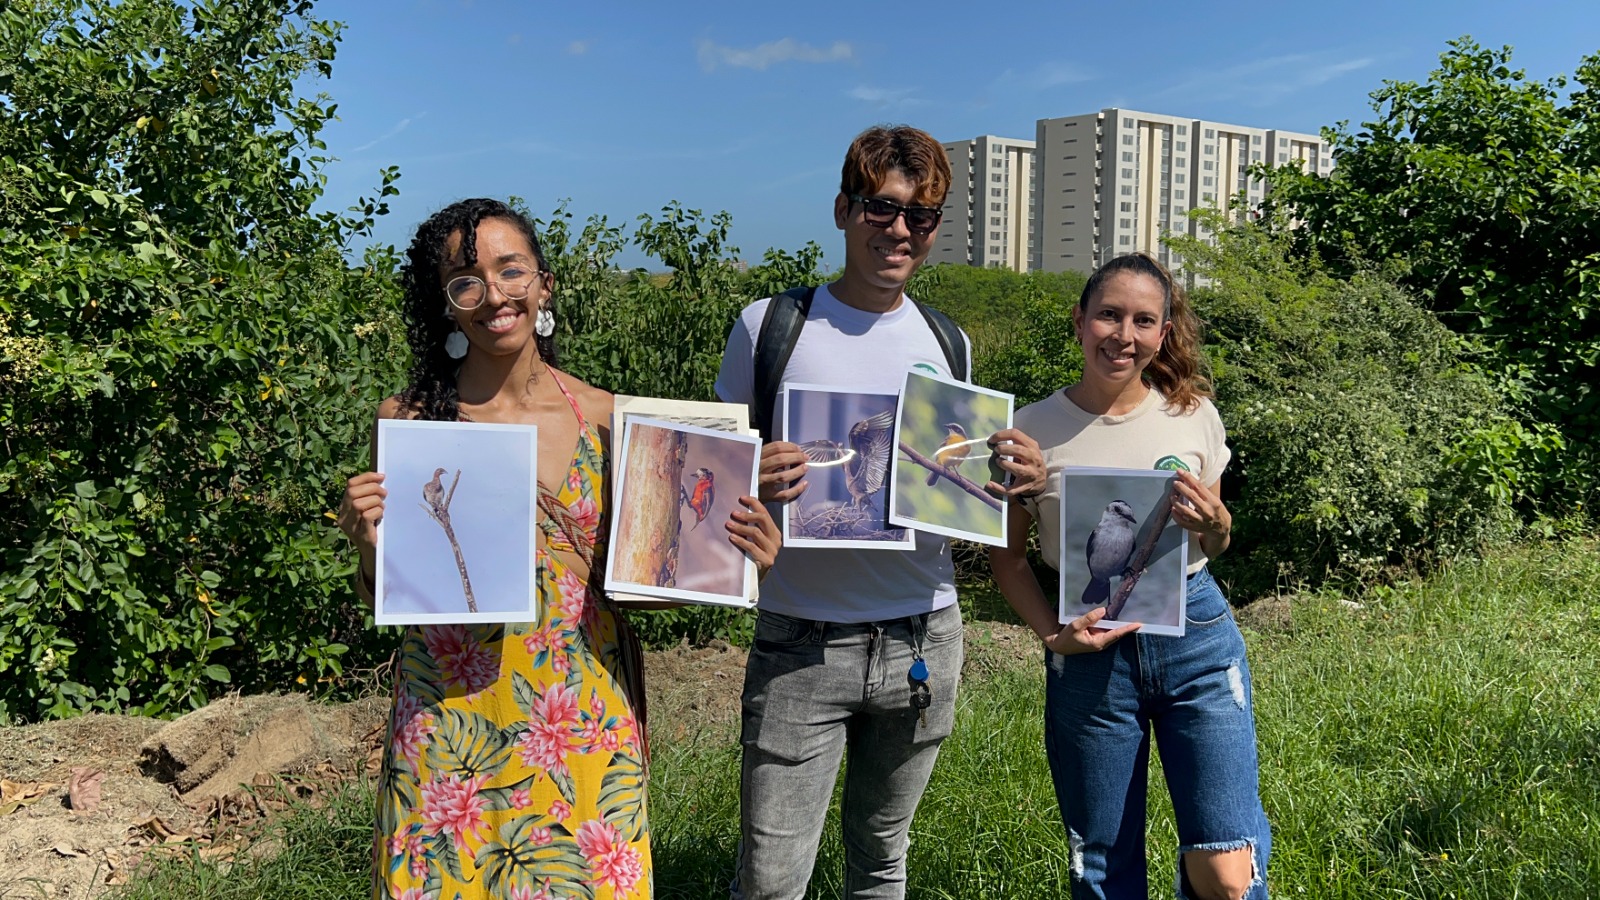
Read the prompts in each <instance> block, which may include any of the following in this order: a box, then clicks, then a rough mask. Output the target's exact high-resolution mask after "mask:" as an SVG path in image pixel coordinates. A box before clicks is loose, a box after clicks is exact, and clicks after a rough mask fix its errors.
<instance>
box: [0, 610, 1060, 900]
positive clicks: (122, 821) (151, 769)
mask: <svg viewBox="0 0 1600 900" xmlns="http://www.w3.org/2000/svg"><path fill="white" fill-rule="evenodd" d="M1039 654H1040V651H1039V643H1038V641H1036V640H1034V639H1033V638H1032V636H1031V635H1029V634H1028V633H1027V630H1026V629H1024V628H1020V627H1017V626H1014V625H1009V624H1002V623H995V622H969V623H968V631H967V662H966V666H965V672H964V677H967V678H980V679H981V678H984V677H988V676H990V675H993V674H995V673H997V672H998V671H1001V670H1004V669H1014V668H1017V667H1021V666H1026V665H1030V664H1036V663H1037V662H1038V661H1039ZM745 659H746V653H745V651H744V650H742V649H740V648H738V647H733V646H730V645H728V644H727V643H724V642H722V641H712V642H711V643H710V644H709V645H707V646H704V647H690V646H688V645H687V644H683V645H680V646H677V647H673V648H670V649H667V650H663V651H658V652H651V653H646V654H645V683H646V685H647V687H648V689H649V717H650V718H649V723H650V735H651V740H652V741H659V742H661V744H662V745H670V744H672V743H674V742H677V741H684V740H688V741H696V742H698V741H700V740H701V739H702V738H704V739H705V740H706V741H708V742H710V743H713V744H716V743H723V742H725V743H726V745H727V746H729V747H733V746H736V742H737V741H738V735H739V694H740V691H741V690H742V689H743V686H744V666H745ZM388 705H389V701H388V699H387V698H383V697H373V698H369V699H366V700H361V701H357V702H355V703H348V704H339V705H326V704H317V703H313V702H311V701H309V700H307V699H306V698H305V697H303V696H300V695H287V696H281V695H280V696H255V697H227V698H223V699H221V700H218V701H216V702H215V703H212V704H211V705H209V706H207V707H205V708H204V709H201V710H197V711H195V712H192V713H189V714H188V715H186V716H184V717H182V718H180V719H175V720H173V721H170V722H164V721H160V720H156V719H143V718H137V717H132V716H100V715H95V716H84V717H83V718H79V719H70V720H67V721H61V722H47V723H44V724H41V725H29V726H23V727H18V728H0V900H20V898H36V897H71V898H74V900H85V898H93V897H96V896H99V895H100V894H101V893H103V892H104V891H105V889H106V887H107V886H108V885H111V884H118V883H121V882H122V881H124V880H126V879H127V877H128V875H129V873H130V872H131V871H132V869H133V867H134V865H135V864H136V863H138V862H139V861H140V860H141V859H143V858H145V857H147V856H149V855H151V854H152V853H164V852H172V853H198V854H199V855H200V856H202V857H228V856H230V855H231V854H233V853H236V852H238V851H239V850H240V849H242V848H245V847H247V846H248V844H247V842H245V841H243V840H241V835H240V829H241V828H247V827H248V826H249V825H250V824H252V823H254V822H259V821H260V820H262V819H263V818H266V817H270V816H272V815H274V814H276V813H277V812H278V811H280V810H282V809H285V808H287V807H288V805H289V802H290V801H291V800H302V801H305V800H309V801H311V802H313V803H314V802H316V801H317V798H318V797H320V796H321V795H322V794H323V793H325V792H326V791H327V790H329V789H331V788H332V787H334V786H336V785H337V784H338V783H340V782H343V781H345V780H348V779H351V778H354V777H357V776H358V775H359V774H360V773H362V772H363V771H367V772H376V770H377V763H378V762H379V760H378V757H377V753H378V752H379V751H380V749H381V743H382V740H383V737H384V733H383V726H384V717H385V714H386V713H387V711H388ZM75 770H76V771H77V773H78V777H79V780H80V782H81V781H82V780H83V778H84V777H85V776H92V775H93V774H94V773H96V772H98V773H103V774H104V780H103V781H102V782H101V783H100V799H99V802H98V805H96V806H95V808H94V809H93V810H92V811H90V810H81V809H80V810H75V809H72V808H71V803H70V801H69V798H68V782H69V781H71V779H72V777H73V774H74V771H75ZM83 799H84V795H82V794H80V800H83ZM258 849H259V848H258Z"/></svg>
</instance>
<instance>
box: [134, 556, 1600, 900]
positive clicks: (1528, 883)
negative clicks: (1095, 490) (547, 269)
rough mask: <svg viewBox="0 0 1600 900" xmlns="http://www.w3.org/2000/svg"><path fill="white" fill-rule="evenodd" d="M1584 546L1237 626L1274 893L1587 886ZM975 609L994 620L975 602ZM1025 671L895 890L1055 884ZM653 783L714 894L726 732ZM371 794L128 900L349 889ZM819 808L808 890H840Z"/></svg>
mask: <svg viewBox="0 0 1600 900" xmlns="http://www.w3.org/2000/svg"><path fill="white" fill-rule="evenodd" d="M1597 585H1600V548H1597V546H1596V544H1594V543H1592V542H1569V543H1565V544H1560V545H1540V546H1534V547H1529V548H1523V549H1514V550H1506V551H1500V552H1496V553H1494V554H1492V555H1491V556H1490V557H1489V558H1487V559H1486V560H1482V561H1467V562H1462V563H1458V564H1456V565H1454V566H1452V567H1450V568H1448V569H1446V570H1445V571H1443V572H1441V573H1439V574H1437V575H1434V576H1432V577H1431V578H1428V579H1426V580H1420V581H1418V582H1416V583H1412V584H1401V585H1399V586H1396V587H1388V588H1381V589H1373V590H1371V591H1369V592H1367V593H1366V594H1365V595H1363V596H1360V597H1357V598H1355V599H1357V600H1359V601H1360V603H1361V604H1362V605H1361V607H1360V608H1359V609H1352V608H1350V607H1348V606H1346V605H1345V604H1343V603H1341V602H1340V601H1341V598H1340V597H1338V596H1336V595H1332V594H1326V595H1324V594H1317V595H1309V596H1300V597H1296V598H1294V599H1293V601H1292V603H1291V604H1290V607H1289V609H1290V612H1289V617H1288V624H1287V625H1285V626H1280V627H1277V628H1274V629H1271V630H1263V631H1255V630H1250V629H1248V628H1247V630H1246V637H1247V640H1248V641H1249V645H1250V658H1251V666H1252V669H1253V674H1254V677H1255V688H1256V704H1257V708H1256V715H1257V720H1258V723H1259V729H1260V742H1261V754H1262V790H1263V795H1264V799H1265V802H1266V805H1267V811H1268V814H1269V816H1270V817H1271V819H1272V822H1273V828H1274V838H1273V857H1272V865H1271V873H1270V875H1271V884H1272V890H1273V893H1274V895H1275V896H1278V897H1287V898H1297V897H1319V898H1320V897H1328V898H1358V897H1359V898H1371V897H1439V898H1445V897H1454V898H1485V900H1490V898H1492V900H1504V898H1563V900H1565V898H1579V897H1592V896H1597V895H1600V601H1597V599H1596V596H1595V591H1596V586H1597ZM971 601H972V602H971V604H970V605H971V608H972V609H973V610H974V611H975V612H977V614H978V615H979V616H980V617H982V616H985V615H991V614H994V610H995V609H996V604H995V600H994V598H993V596H984V595H983V593H982V592H973V594H972V596H971ZM1042 682H1043V679H1042V666H1039V665H1031V664H1029V665H1024V666H1021V667H1019V668H1017V669H1015V670H1008V671H1001V672H999V673H998V674H995V675H993V676H990V677H988V678H987V679H986V680H984V681H982V682H981V683H980V682H979V681H977V680H969V681H968V683H967V684H966V685H965V686H964V689H963V694H962V698H961V707H960V713H959V719H958V722H957V727H956V732H955V734H954V735H953V736H952V737H951V738H950V740H949V741H948V742H947V743H946V745H945V749H944V751H943V754H942V756H941V758H940V761H939V767H938V769H937V770H936V771H935V773H934V781H933V785H932V786H931V788H930V789H929V792H928V794H927V796H926V797H925V798H924V800H923V803H922V806H921V808H920V810H919V812H918V815H917V821H916V824H915V826H914V831H913V836H912V849H911V858H910V861H909V868H910V872H911V885H910V891H909V896H911V897H913V898H922V900H932V898H958V897H959V898H972V897H985V898H989V897H1017V898H1025V897H1029V898H1031V897H1045V896H1065V895H1066V893H1067V887H1066V885H1067V878H1068V875H1067V860H1066V842H1065V840H1064V837H1063V834H1062V829H1061V825H1060V821H1059V819H1058V817H1057V814H1056V807H1055V799H1054V793H1053V791H1052V789H1051V786H1050V779H1049V774H1048V772H1047V771H1046V768H1045V761H1044V751H1043V738H1042V728H1043V724H1042V717H1043V711H1042V706H1043V697H1042ZM656 749H657V755H656V758H655V769H654V773H653V775H652V782H651V803H652V819H653V828H654V830H655V839H654V856H655V861H656V866H657V888H658V895H659V896H660V897H664V898H696V900H698V898H707V897H716V896H722V895H724V894H725V889H726V883H727V879H728V875H729V872H730V870H731V866H732V862H733V857H734V850H735V847H736V845H737V842H738V764H739V757H738V750H737V747H736V746H735V745H734V743H733V742H732V741H731V740H727V739H725V738H724V737H722V736H718V737H716V738H701V739H699V740H692V741H687V742H682V743H679V744H676V745H670V746H658V747H657V748H656ZM1153 778H1154V779H1155V781H1156V783H1155V784H1154V785H1153V786H1152V790H1151V796H1152V802H1151V815H1150V825H1149V829H1148V833H1149V842H1150V850H1151V852H1150V863H1149V865H1150V881H1151V886H1152V889H1153V891H1154V893H1155V895H1157V896H1166V895H1170V887H1169V885H1170V884H1171V882H1172V867H1173V851H1174V845H1175V842H1176V837H1175V830H1174V827H1173V824H1172V817H1171V810H1170V807H1169V806H1168V804H1167V802H1166V800H1165V795H1164V788H1163V787H1161V785H1160V782H1159V772H1155V773H1153ZM370 804H371V799H370V794H369V793H367V791H366V790H365V789H363V788H361V787H359V786H358V787H353V788H351V789H349V790H348V791H347V792H346V793H345V794H344V795H341V796H340V797H339V798H338V799H337V800H336V802H335V803H334V804H333V806H332V807H331V808H330V812H327V813H321V812H311V811H308V812H306V813H304V814H302V815H299V816H296V817H293V818H291V819H288V820H286V821H284V822H282V823H280V824H278V825H275V826H273V827H272V828H271V829H269V831H268V833H267V834H266V835H265V836H264V837H263V840H276V841H278V842H279V845H281V847H282V849H281V851H280V852H279V853H278V854H277V855H270V854H268V855H264V857H263V858H262V859H260V860H257V861H245V862H240V863H236V864H235V865H234V866H233V868H232V869H231V870H229V871H228V873H227V875H226V877H224V876H222V875H220V874H219V873H218V872H217V870H216V869H215V868H213V867H212V866H210V864H203V863H199V862H197V861H194V860H184V861H178V862H173V863H168V864H167V865H165V866H163V867H162V868H160V869H159V870H156V871H154V872H152V873H150V874H149V875H148V876H147V877H145V878H144V879H143V880H141V881H140V882H139V883H138V884H137V885H135V886H134V887H132V888H131V889H130V890H129V891H128V892H127V894H126V896H128V897H134V898H146V897H148V898H157V897H161V898H166V897H174V896H182V897H186V898H196V900H198V898H211V897H216V898H232V897H239V898H245V897H250V898H254V897H261V896H272V897H283V898H300V897H307V898H310V897H319V898H320V897H340V898H344V897H354V896H360V895H362V892H363V891H364V890H365V885H366V878H365V866H366V859H367V851H368V841H369V840H370V833H371V832H370V824H369V816H370V813H369V810H370ZM842 870H843V851H842V848H841V846H840V842H839V837H838V827H837V821H836V817H835V818H834V819H830V823H829V828H828V831H827V832H826V834H825V838H824V841H823V847H822V851H821V854H820V856H819V860H818V864H817V871H816V877H815V879H814V883H813V895H814V896H818V897H829V896H836V895H837V894H838V892H839V888H840V879H841V873H842Z"/></svg>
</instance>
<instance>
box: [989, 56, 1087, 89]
mask: <svg viewBox="0 0 1600 900" xmlns="http://www.w3.org/2000/svg"><path fill="white" fill-rule="evenodd" d="M1094 78H1095V76H1094V74H1093V73H1092V72H1086V71H1084V70H1083V69H1080V68H1078V67H1077V66H1075V65H1073V64H1071V63H1064V62H1044V63H1040V64H1039V65H1037V66H1034V67H1033V68H1031V69H1023V70H1021V71H1018V70H1016V69H1007V70H1005V71H1004V72H1002V73H1000V77H999V78H996V79H995V86H996V87H1004V88H1024V89H1027V90H1034V91H1042V90H1046V89H1048V88H1053V87H1060V86H1061V85H1063V84H1080V83H1082V82H1085V81H1093V80H1094Z"/></svg>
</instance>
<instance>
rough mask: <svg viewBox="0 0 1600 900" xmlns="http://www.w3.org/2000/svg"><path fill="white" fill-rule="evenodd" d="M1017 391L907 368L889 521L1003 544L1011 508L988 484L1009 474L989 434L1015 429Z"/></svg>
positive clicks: (904, 525) (897, 436)
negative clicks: (1007, 391)
mask: <svg viewBox="0 0 1600 900" xmlns="http://www.w3.org/2000/svg"><path fill="white" fill-rule="evenodd" d="M1012 407H1013V402H1012V397H1011V395H1010V394H1004V393H1001V392H999V391H991V390H989V389H987V388H981V387H978V386H977V385H972V384H966V383H963V382H959V381H954V380H952V379H949V378H944V377H942V376H938V375H930V374H924V373H922V372H916V371H912V372H907V373H906V379H905V386H904V387H903V388H902V389H901V391H900V407H899V411H898V415H897V417H896V422H895V436H894V460H893V473H894V474H893V478H892V481H891V485H892V486H891V488H890V495H889V521H890V522H891V523H892V524H895V525H899V526H901V527H905V528H916V529H920V530H922V531H931V532H934V533H936V534H942V535H945V536H946V537H953V538H961V539H964V540H969V541H977V542H978V543H982V544H994V545H997V546H1004V545H1005V542H1006V506H1005V503H1004V502H1002V501H1001V499H1000V498H999V497H997V496H995V495H994V494H992V493H990V492H989V491H988V490H987V489H986V485H988V484H989V483H991V482H994V483H1000V482H1001V481H1003V479H1004V477H1005V476H1004V472H1003V471H1002V470H1001V469H1000V467H999V466H998V464H997V463H996V462H995V453H996V452H1003V451H997V450H996V448H993V447H990V446H989V438H990V436H991V435H993V434H995V433H996V432H999V431H1004V430H1005V429H1007V428H1010V427H1011V413H1012Z"/></svg>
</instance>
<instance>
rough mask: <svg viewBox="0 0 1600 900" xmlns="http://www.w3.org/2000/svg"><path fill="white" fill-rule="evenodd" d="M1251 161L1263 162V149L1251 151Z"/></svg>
mask: <svg viewBox="0 0 1600 900" xmlns="http://www.w3.org/2000/svg"><path fill="white" fill-rule="evenodd" d="M1250 161H1251V162H1261V151H1260V150H1252V151H1250Z"/></svg>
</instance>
